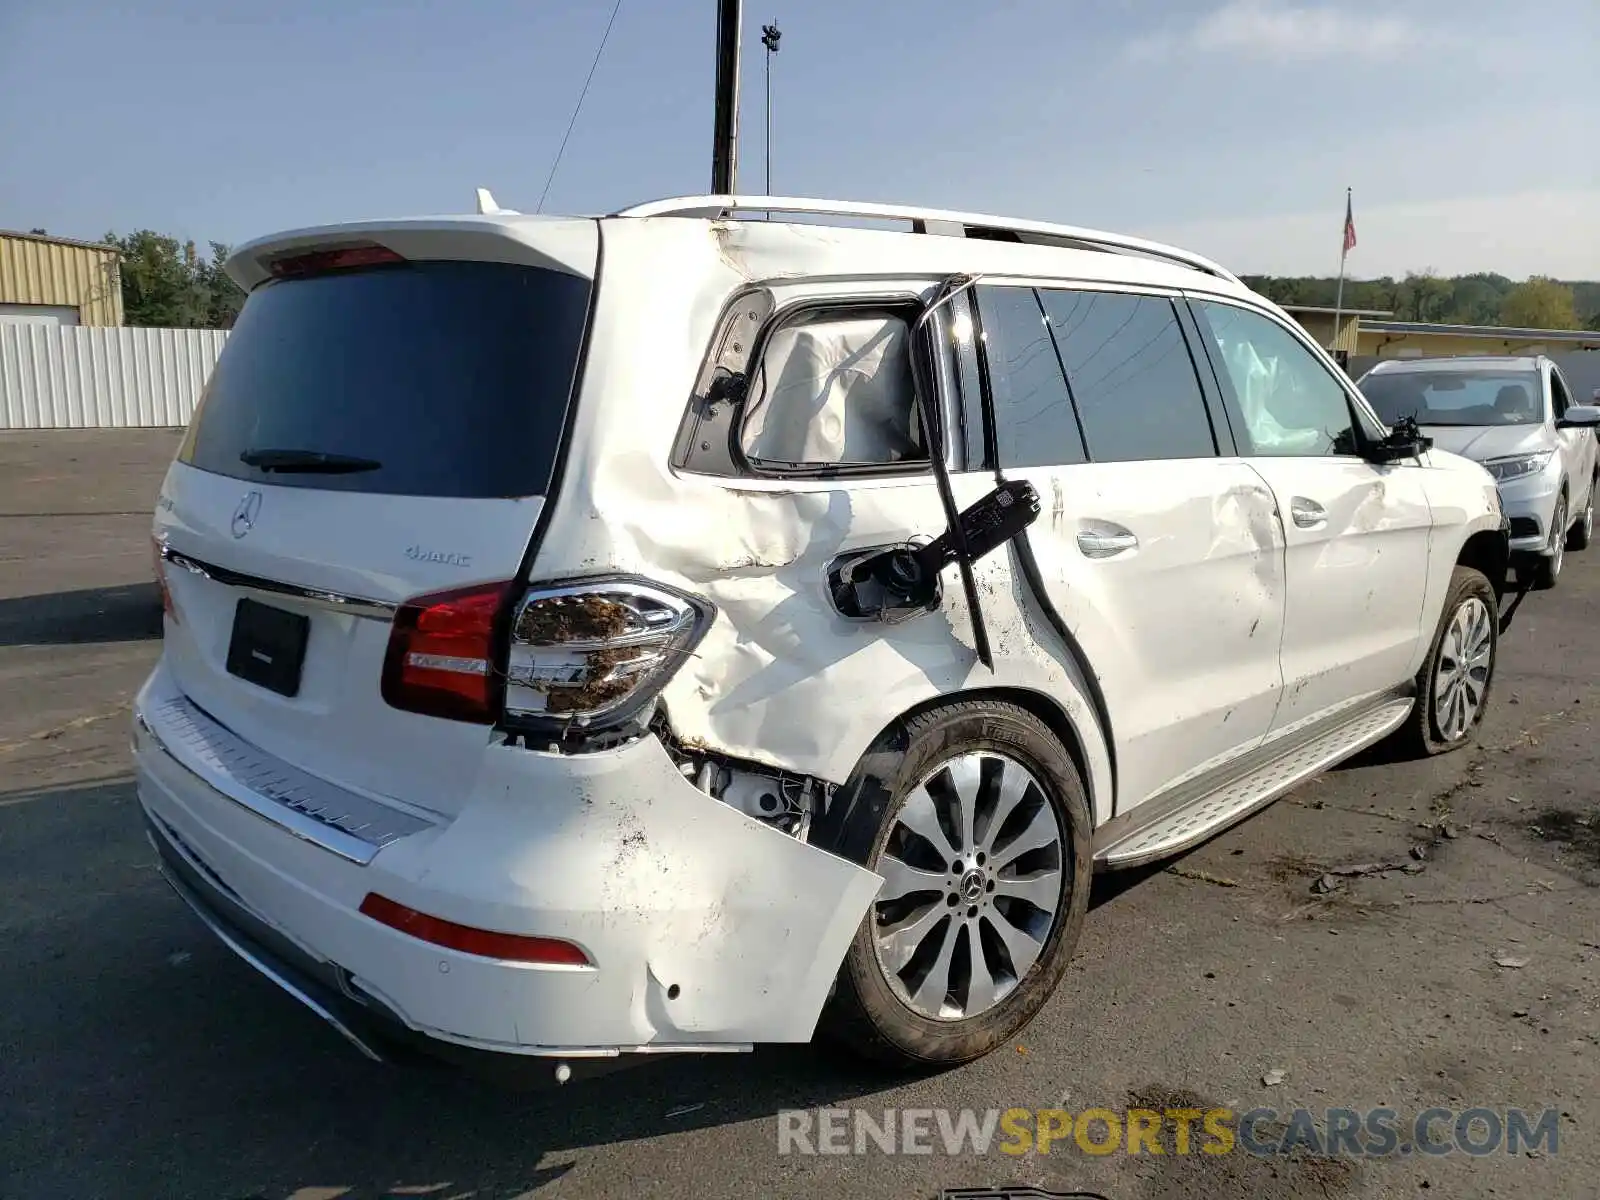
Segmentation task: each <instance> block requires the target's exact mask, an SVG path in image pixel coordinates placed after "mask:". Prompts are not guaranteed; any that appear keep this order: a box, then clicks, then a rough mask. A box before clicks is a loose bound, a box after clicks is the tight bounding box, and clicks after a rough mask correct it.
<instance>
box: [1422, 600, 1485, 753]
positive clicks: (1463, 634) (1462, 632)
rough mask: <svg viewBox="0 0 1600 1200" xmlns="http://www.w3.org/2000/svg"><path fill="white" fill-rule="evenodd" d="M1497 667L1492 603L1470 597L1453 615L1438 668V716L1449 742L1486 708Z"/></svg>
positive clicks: (1463, 733)
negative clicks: (1495, 663) (1490, 607)
mask: <svg viewBox="0 0 1600 1200" xmlns="http://www.w3.org/2000/svg"><path fill="white" fill-rule="evenodd" d="M1493 667H1494V625H1493V618H1492V617H1490V615H1489V608H1488V605H1486V604H1484V602H1483V601H1482V600H1480V599H1478V597H1476V596H1470V597H1468V598H1467V599H1466V600H1464V601H1463V602H1462V604H1461V606H1460V607H1459V608H1457V609H1456V611H1455V615H1454V616H1453V617H1451V618H1450V624H1449V626H1448V627H1447V628H1446V629H1445V632H1444V639H1443V640H1442V641H1441V642H1440V644H1439V661H1438V665H1437V666H1436V667H1435V669H1434V676H1433V711H1434V719H1435V720H1436V721H1437V722H1438V724H1439V735H1440V736H1441V737H1442V738H1443V739H1444V740H1445V741H1447V742H1458V741H1460V740H1461V739H1462V738H1464V737H1466V736H1467V731H1468V730H1470V729H1471V728H1472V724H1473V722H1474V721H1476V720H1477V718H1478V714H1479V713H1480V712H1481V711H1482V710H1483V701H1484V697H1485V695H1486V694H1487V693H1488V690H1489V673H1490V671H1491V670H1492V669H1493Z"/></svg>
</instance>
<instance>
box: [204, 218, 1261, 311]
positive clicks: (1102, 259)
mask: <svg viewBox="0 0 1600 1200" xmlns="http://www.w3.org/2000/svg"><path fill="white" fill-rule="evenodd" d="M763 199H765V198H763ZM719 203H720V199H719V198H715V197H714V198H712V199H711V201H710V202H709V203H708V202H707V201H705V200H703V199H701V198H697V197H691V198H689V199H688V200H687V202H685V201H678V200H673V201H667V202H665V203H664V205H663V207H665V209H666V210H667V211H666V212H659V213H657V212H652V214H651V217H643V216H640V215H633V216H618V217H605V218H600V219H599V220H596V219H595V218H593V217H556V216H543V215H525V214H521V213H513V212H510V211H509V210H506V209H502V208H500V207H499V206H498V205H496V206H495V211H494V212H484V213H472V214H456V215H453V216H448V215H447V216H431V217H409V218H397V219H388V220H376V221H373V220H368V221H355V222H341V223H339V224H334V225H321V226H313V227H310V228H303V229H291V230H284V231H281V232H278V233H273V234H269V235H268V236H266V237H262V238H257V239H255V240H253V241H250V242H247V243H245V244H244V245H242V246H239V247H237V248H236V249H235V250H234V251H233V253H232V255H231V256H230V257H229V258H228V260H227V262H226V264H225V269H226V271H227V273H228V275H229V276H230V277H231V278H232V279H233V280H234V282H235V283H237V284H239V286H240V287H242V288H244V289H245V290H246V291H249V290H250V289H251V288H253V287H255V286H256V285H257V284H259V283H261V282H262V281H263V280H265V279H267V278H268V277H269V267H268V264H269V262H270V260H272V259H273V258H276V257H277V256H279V255H282V254H285V253H288V252H291V251H295V250H309V249H311V248H312V247H316V246H331V245H333V244H335V243H336V242H342V243H348V241H349V240H350V239H352V238H355V239H358V240H360V241H363V242H365V241H373V242H377V243H379V244H380V245H384V246H388V247H389V248H391V249H393V250H395V251H396V252H397V253H399V254H401V255H403V256H407V257H413V256H414V257H428V256H433V257H446V258H452V257H468V258H470V257H473V256H474V253H475V252H474V251H472V250H470V249H468V248H467V247H468V242H469V241H475V242H477V244H478V245H480V246H485V245H489V244H491V243H494V244H498V246H499V249H498V250H496V251H495V252H494V254H493V255H492V257H496V258H499V257H500V256H501V254H502V253H506V252H512V253H514V254H515V255H516V257H514V258H508V259H506V260H505V261H516V262H526V263H529V264H531V265H536V266H549V265H551V264H552V263H560V264H564V265H562V266H561V268H560V269H564V270H571V271H572V272H573V273H575V274H580V275H584V276H585V277H587V276H588V275H589V274H592V272H593V271H594V269H595V255H594V248H593V245H592V243H593V240H594V238H595V237H596V236H597V234H598V231H599V228H600V223H601V222H602V221H603V222H604V223H605V225H606V226H607V227H608V230H609V232H608V237H609V238H610V246H611V251H608V254H609V255H610V257H609V258H608V261H609V262H610V263H612V265H613V267H615V266H617V265H619V264H621V263H623V262H634V261H636V260H638V259H640V258H642V257H643V256H645V255H647V254H649V253H650V252H651V251H650V245H651V244H655V245H658V246H660V247H663V248H664V247H666V246H669V245H678V246H681V247H682V252H683V253H686V254H694V253H707V254H711V255H718V254H720V255H721V256H722V258H723V260H724V262H725V264H726V265H729V266H731V267H732V268H733V269H734V270H735V271H736V272H739V273H741V274H743V275H745V276H746V277H747V278H749V279H779V278H788V277H793V276H795V275H796V274H799V275H846V276H860V275H888V276H892V277H894V278H900V279H907V278H924V277H928V276H950V275H957V274H960V275H969V274H979V275H988V276H998V277H1014V278H1019V279H1021V278H1026V279H1034V278H1040V277H1048V278H1061V279H1075V280H1086V281H1088V280H1102V281H1106V282H1114V283H1127V284H1143V285H1148V286H1152V287H1160V288H1170V289H1173V290H1182V291H1191V292H1205V293H1209V294H1214V295H1222V296H1226V297H1228V298H1230V299H1234V300H1238V301H1242V302H1245V303H1255V304H1258V305H1259V304H1265V303H1266V301H1264V300H1263V298H1262V297H1260V296H1258V295H1257V294H1256V293H1254V292H1251V291H1250V290H1249V289H1248V288H1246V287H1245V285H1244V284H1243V283H1240V282H1238V281H1237V280H1236V279H1235V278H1234V277H1233V276H1231V275H1229V274H1228V273H1227V272H1226V271H1225V270H1224V269H1223V268H1220V267H1217V268H1215V269H1216V270H1217V271H1218V272H1219V274H1217V275H1211V274H1206V273H1204V272H1203V271H1202V270H1201V269H1200V268H1197V267H1194V266H1190V265H1188V263H1187V262H1185V261H1182V260H1184V259H1190V258H1194V257H1195V256H1192V255H1189V254H1188V252H1187V251H1182V250H1176V249H1172V248H1169V247H1165V246H1156V247H1154V249H1152V250H1150V251H1148V252H1144V250H1145V247H1146V246H1150V245H1151V244H1150V243H1145V242H1142V241H1141V240H1140V239H1135V238H1124V237H1123V236H1121V235H1118V234H1103V233H1100V232H1098V231H1093V230H1074V231H1073V233H1072V235H1071V236H1063V235H1061V234H1060V233H1059V232H1058V231H1059V230H1060V229H1062V228H1064V227H1060V226H1051V227H1048V228H1049V229H1050V233H1049V234H1047V235H1040V237H1039V240H1038V241H1033V240H1025V239H1029V238H1030V236H1031V232H1032V231H1031V229H1028V228H1019V227H1020V226H1023V224H1024V223H1021V222H1018V223H1015V225H1014V226H1013V228H1018V232H1019V233H1020V234H1021V236H1020V237H1019V238H1018V239H1016V240H1012V239H1005V238H990V237H983V236H961V234H960V233H959V232H954V233H951V234H945V230H944V229H943V228H939V227H937V226H936V223H935V221H934V220H933V219H931V218H929V219H928V220H927V225H928V228H927V230H926V231H925V232H922V233H917V232H911V231H909V230H897V229H881V228H868V227H863V226H861V225H859V224H853V223H850V222H847V221H838V223H835V220H837V216H838V214H833V213H832V212H831V211H830V212H828V213H822V214H817V215H821V216H833V217H834V218H835V220H830V221H828V222H827V223H822V224H812V223H806V224H791V223H789V222H788V221H784V220H773V221H766V220H759V219H757V220H737V219H728V220H721V219H718V218H719V215H720V213H721V212H722V209H721V208H720V207H717V205H718V204H719ZM845 203H846V202H836V201H808V200H801V201H796V200H792V199H787V198H776V197H775V198H773V210H774V212H775V213H781V212H783V211H784V210H785V209H789V210H793V209H794V208H795V206H796V205H797V204H798V205H809V206H814V207H816V208H827V209H829V210H831V209H833V208H834V207H835V206H842V205H843V204H845ZM744 204H745V201H744V200H743V198H740V199H739V202H738V206H739V207H742V206H743V205H744ZM686 205H687V206H689V207H693V206H705V207H704V208H703V209H701V210H697V211H706V210H708V211H709V212H710V213H711V214H712V215H710V216H704V215H697V216H695V217H694V218H691V219H681V218H680V217H679V216H678V215H677V214H680V213H681V212H682V210H683V208H684V207H685V206H686ZM485 207H487V205H486V206H485ZM656 207H657V206H655V205H652V206H650V208H651V210H654V209H655V208H656ZM852 207H853V206H852ZM863 207H871V208H872V209H873V210H874V212H875V213H876V214H878V215H879V216H880V219H886V220H897V219H898V220H899V221H901V222H905V223H908V224H909V223H913V222H914V221H915V220H917V219H919V218H904V217H899V216H898V214H899V213H900V212H903V211H905V210H893V211H894V212H895V213H896V216H883V215H882V214H883V213H884V212H885V210H884V208H883V207H881V206H876V205H874V206H863ZM913 211H916V212H918V213H919V214H920V213H927V212H931V211H935V210H913ZM634 212H635V213H637V210H634ZM669 214H670V215H669ZM851 215H855V214H853V213H852V214H851ZM657 216H659V217H662V218H665V219H659V220H658V219H654V218H655V217H657ZM998 219H999V218H989V220H991V221H993V220H998ZM1026 224H1027V225H1032V224H1033V223H1031V222H1029V223H1026ZM702 226H704V227H709V228H710V229H711V230H712V231H713V232H714V233H715V235H716V236H715V237H714V238H712V239H707V238H706V237H705V232H706V229H705V228H702ZM989 228H991V229H992V228H993V227H992V226H991V227H989ZM939 235H943V236H939ZM483 239H488V241H485V240H483ZM1102 246H1105V247H1110V248H1115V249H1123V248H1125V247H1126V249H1127V252H1126V253H1114V254H1113V253H1104V252H1103V250H1102ZM517 247H520V248H517ZM613 252H614V253H613ZM1174 255H1176V256H1179V261H1174V260H1173V257H1172V256H1174ZM1200 261H1202V262H1203V261H1207V260H1200Z"/></svg>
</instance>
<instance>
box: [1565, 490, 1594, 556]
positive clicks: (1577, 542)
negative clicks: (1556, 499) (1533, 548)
mask: <svg viewBox="0 0 1600 1200" xmlns="http://www.w3.org/2000/svg"><path fill="white" fill-rule="evenodd" d="M1596 488H1600V475H1596V476H1595V478H1594V480H1593V481H1592V482H1591V483H1590V484H1589V499H1588V502H1587V503H1585V504H1584V506H1583V515H1582V516H1581V517H1579V518H1578V519H1577V520H1576V521H1575V522H1573V525H1572V529H1571V531H1570V532H1569V533H1568V534H1567V549H1568V550H1587V549H1588V548H1589V542H1590V540H1591V539H1592V538H1593V537H1594V493H1595V489H1596Z"/></svg>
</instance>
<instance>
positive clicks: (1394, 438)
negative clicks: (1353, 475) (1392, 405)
mask: <svg viewBox="0 0 1600 1200" xmlns="http://www.w3.org/2000/svg"><path fill="white" fill-rule="evenodd" d="M1431 449H1433V439H1432V438H1431V437H1424V436H1423V434H1422V430H1421V429H1420V428H1419V427H1418V425H1417V423H1416V421H1415V420H1414V419H1412V418H1410V417H1407V418H1405V419H1404V420H1402V421H1397V422H1395V425H1394V428H1393V429H1391V430H1390V431H1389V435H1388V436H1387V437H1385V438H1384V439H1383V440H1382V441H1381V442H1369V443H1368V444H1367V447H1366V450H1365V454H1364V457H1365V458H1366V460H1367V461H1368V462H1374V463H1392V462H1405V461H1406V460H1407V459H1411V458H1420V457H1421V456H1422V455H1424V454H1426V453H1427V452H1428V451H1429V450H1431Z"/></svg>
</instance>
